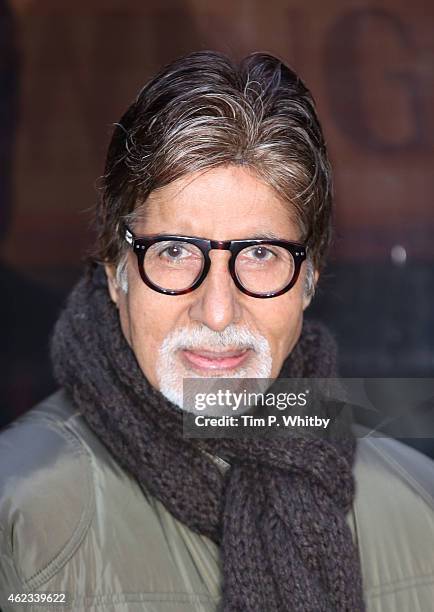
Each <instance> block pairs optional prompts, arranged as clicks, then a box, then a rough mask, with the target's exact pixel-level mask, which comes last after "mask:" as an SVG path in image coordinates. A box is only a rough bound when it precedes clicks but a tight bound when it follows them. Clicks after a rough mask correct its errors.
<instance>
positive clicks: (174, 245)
mask: <svg viewBox="0 0 434 612" xmlns="http://www.w3.org/2000/svg"><path fill="white" fill-rule="evenodd" d="M189 255H190V253H189V252H188V250H187V248H186V245H183V244H181V243H180V242H169V243H167V242H161V243H160V245H159V249H158V256H159V257H160V258H162V259H171V260H172V261H173V260H180V259H184V258H186V257H188V256H189Z"/></svg>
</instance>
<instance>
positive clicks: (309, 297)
mask: <svg viewBox="0 0 434 612" xmlns="http://www.w3.org/2000/svg"><path fill="white" fill-rule="evenodd" d="M313 279H314V280H313V284H314V287H316V284H317V282H318V279H319V272H318V270H315V271H314V273H313ZM312 298H313V292H312V293H311V295H306V294H304V295H303V310H306V308H307V307H308V306H309V304H310V303H311V301H312Z"/></svg>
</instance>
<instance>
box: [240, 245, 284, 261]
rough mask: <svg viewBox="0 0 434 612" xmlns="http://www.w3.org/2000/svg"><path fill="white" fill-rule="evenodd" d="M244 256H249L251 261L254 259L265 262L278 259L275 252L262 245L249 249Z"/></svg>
mask: <svg viewBox="0 0 434 612" xmlns="http://www.w3.org/2000/svg"><path fill="white" fill-rule="evenodd" d="M244 255H245V256H247V257H248V258H249V259H252V260H255V261H264V262H265V261H270V260H271V259H273V258H274V257H276V254H275V253H273V251H271V249H270V248H269V247H266V246H264V245H261V244H259V245H257V246H254V247H251V248H249V249H246V251H245V252H244Z"/></svg>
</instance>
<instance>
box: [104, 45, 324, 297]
mask: <svg viewBox="0 0 434 612" xmlns="http://www.w3.org/2000/svg"><path fill="white" fill-rule="evenodd" d="M227 164H235V165H243V166H246V167H247V168H249V169H252V170H253V171H255V172H256V173H257V175H258V176H259V178H261V179H262V180H263V181H264V182H265V183H266V184H268V185H270V186H271V187H272V188H273V189H274V190H275V191H276V193H278V194H279V195H280V197H281V198H282V199H283V201H284V202H286V203H287V205H288V213H289V214H290V215H291V216H292V218H293V220H294V221H295V223H296V224H297V226H298V228H299V232H300V237H299V240H300V241H302V242H304V243H305V244H306V245H307V247H308V253H309V259H308V262H307V274H306V286H307V289H306V290H307V292H308V293H309V295H312V293H313V289H314V273H313V270H320V269H321V268H322V266H323V264H324V261H325V256H326V252H327V250H328V246H329V243H330V239H331V209H332V179H331V170H330V165H329V162H328V158H327V152H326V146H325V141H324V138H323V134H322V130H321V126H320V124H319V121H318V118H317V116H316V111H315V107H314V103H313V99H312V96H311V94H310V92H309V90H308V89H307V88H306V86H305V85H304V84H303V82H302V81H301V80H300V78H299V77H298V75H297V74H295V72H293V71H292V70H291V69H290V68H288V67H287V66H286V65H285V64H284V63H283V62H282V61H280V60H279V59H277V58H276V57H273V56H272V55H267V54H261V53H255V54H253V55H251V56H249V57H247V58H245V59H244V60H242V61H241V62H240V64H236V63H234V62H232V61H231V60H229V59H228V58H227V57H225V56H224V55H222V54H219V53H214V52H210V51H207V52H200V53H193V54H190V55H188V56H186V57H184V58H181V59H179V60H177V61H175V62H173V63H172V64H170V65H169V66H167V67H166V68H164V69H163V70H162V71H161V72H160V73H159V74H158V75H157V76H156V77H155V78H154V79H152V80H151V81H150V82H149V83H147V85H145V87H144V88H143V89H142V90H141V92H140V93H139V95H138V97H137V99H136V100H135V102H134V103H133V104H132V105H131V106H130V107H129V109H128V110H127V112H126V113H125V115H124V116H123V117H122V118H121V120H120V121H119V123H117V124H116V127H115V130H114V133H113V137H112V141H111V144H110V147H109V150H108V155H107V162H106V169H105V174H104V177H103V184H102V197H101V200H100V202H99V204H98V208H97V214H96V231H97V248H96V251H95V253H94V257H95V258H96V259H97V260H98V261H102V262H104V263H109V264H112V265H116V266H117V270H118V272H117V277H118V280H119V283H120V286H121V285H122V286H123V287H126V280H125V279H126V275H125V261H124V258H123V257H124V254H125V249H126V248H127V245H126V244H125V241H124V240H123V236H122V233H121V232H120V231H119V227H121V225H122V222H123V221H128V224H129V225H130V226H131V227H132V229H133V228H134V224H135V221H136V219H137V217H138V216H139V215H140V216H141V217H142V218H143V217H146V200H147V198H148V196H149V194H150V193H151V192H152V191H153V190H155V189H158V188H160V187H163V186H165V185H167V184H169V183H171V182H173V181H175V180H177V179H178V178H180V177H182V176H184V175H186V174H188V173H192V172H197V171H201V170H207V169H210V168H215V167H218V166H222V165H227Z"/></svg>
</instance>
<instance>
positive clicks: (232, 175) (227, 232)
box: [135, 166, 299, 240]
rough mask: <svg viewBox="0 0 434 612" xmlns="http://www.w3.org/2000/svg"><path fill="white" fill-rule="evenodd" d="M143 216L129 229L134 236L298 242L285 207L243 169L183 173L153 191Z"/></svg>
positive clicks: (254, 176) (293, 225) (269, 189)
mask: <svg viewBox="0 0 434 612" xmlns="http://www.w3.org/2000/svg"><path fill="white" fill-rule="evenodd" d="M143 211H144V214H143V215H140V218H139V221H138V222H137V224H136V225H135V230H136V233H139V234H154V233H161V234H184V235H191V236H203V237H206V238H212V239H214V240H230V239H237V238H248V237H253V236H258V235H275V236H277V237H280V238H284V239H287V240H297V239H298V238H299V231H298V228H297V225H296V223H295V220H294V218H293V211H292V210H291V206H290V205H289V204H288V203H287V202H284V201H283V199H282V198H281V197H280V196H279V195H278V194H277V192H276V191H275V190H274V189H273V188H272V187H270V186H269V185H267V184H266V183H265V182H264V181H263V180H261V179H260V178H259V176H258V175H257V174H256V173H255V172H254V171H252V170H250V169H249V168H247V167H245V166H222V167H218V168H213V169H210V170H206V171H202V172H195V173H191V174H187V175H185V176H183V177H181V178H180V179H178V180H176V181H173V182H172V183H170V184H169V185H166V186H165V187H161V188H160V189H157V190H155V191H153V192H152V193H151V194H150V196H149V197H148V199H147V201H146V202H145V203H144V205H143Z"/></svg>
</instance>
